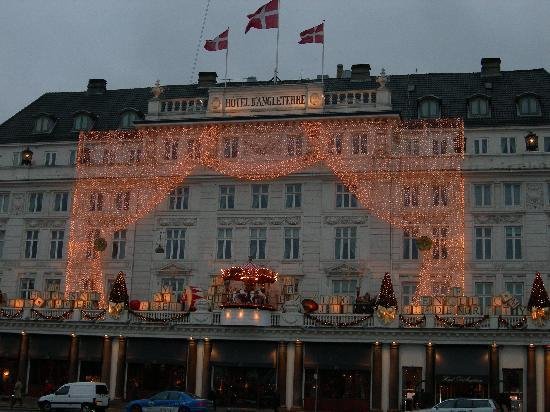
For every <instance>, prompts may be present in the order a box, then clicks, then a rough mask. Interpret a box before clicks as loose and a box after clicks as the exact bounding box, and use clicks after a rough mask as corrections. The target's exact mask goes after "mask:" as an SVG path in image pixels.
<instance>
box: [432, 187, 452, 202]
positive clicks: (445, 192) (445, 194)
mask: <svg viewBox="0 0 550 412" xmlns="http://www.w3.org/2000/svg"><path fill="white" fill-rule="evenodd" d="M448 202H449V188H448V187H447V186H439V185H438V186H432V204H433V205H434V206H447V204H448Z"/></svg>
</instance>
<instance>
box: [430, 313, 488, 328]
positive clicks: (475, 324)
mask: <svg viewBox="0 0 550 412" xmlns="http://www.w3.org/2000/svg"><path fill="white" fill-rule="evenodd" d="M435 319H436V320H437V321H438V322H441V323H443V324H444V325H445V327H446V328H457V329H466V328H479V325H481V324H482V323H483V321H485V320H487V319H489V315H483V317H482V318H480V319H478V320H472V321H469V322H464V323H457V322H456V318H452V319H446V318H444V317H441V316H439V315H435Z"/></svg>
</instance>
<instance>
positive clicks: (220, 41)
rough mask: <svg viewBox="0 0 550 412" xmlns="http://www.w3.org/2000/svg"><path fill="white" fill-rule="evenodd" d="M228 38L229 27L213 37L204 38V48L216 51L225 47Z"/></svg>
mask: <svg viewBox="0 0 550 412" xmlns="http://www.w3.org/2000/svg"><path fill="white" fill-rule="evenodd" d="M228 39H229V29H227V30H226V31H224V32H223V33H221V34H220V35H218V37H216V38H215V39H212V40H206V43H204V48H205V49H206V50H208V51H218V50H225V49H227V43H228Z"/></svg>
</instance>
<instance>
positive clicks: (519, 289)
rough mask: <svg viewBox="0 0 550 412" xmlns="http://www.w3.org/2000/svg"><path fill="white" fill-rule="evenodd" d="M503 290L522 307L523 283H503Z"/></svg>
mask: <svg viewBox="0 0 550 412" xmlns="http://www.w3.org/2000/svg"><path fill="white" fill-rule="evenodd" d="M504 289H506V292H508V293H509V294H510V295H512V296H513V297H514V298H516V299H517V300H518V302H519V304H520V305H523V282H517V281H514V282H504Z"/></svg>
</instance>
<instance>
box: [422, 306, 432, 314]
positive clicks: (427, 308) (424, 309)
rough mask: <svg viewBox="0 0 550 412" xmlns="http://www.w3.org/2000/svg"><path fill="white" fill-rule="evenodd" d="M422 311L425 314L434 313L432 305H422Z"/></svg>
mask: <svg viewBox="0 0 550 412" xmlns="http://www.w3.org/2000/svg"><path fill="white" fill-rule="evenodd" d="M422 312H423V313H424V314H426V315H431V314H433V313H435V312H434V307H433V305H430V306H422Z"/></svg>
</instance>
